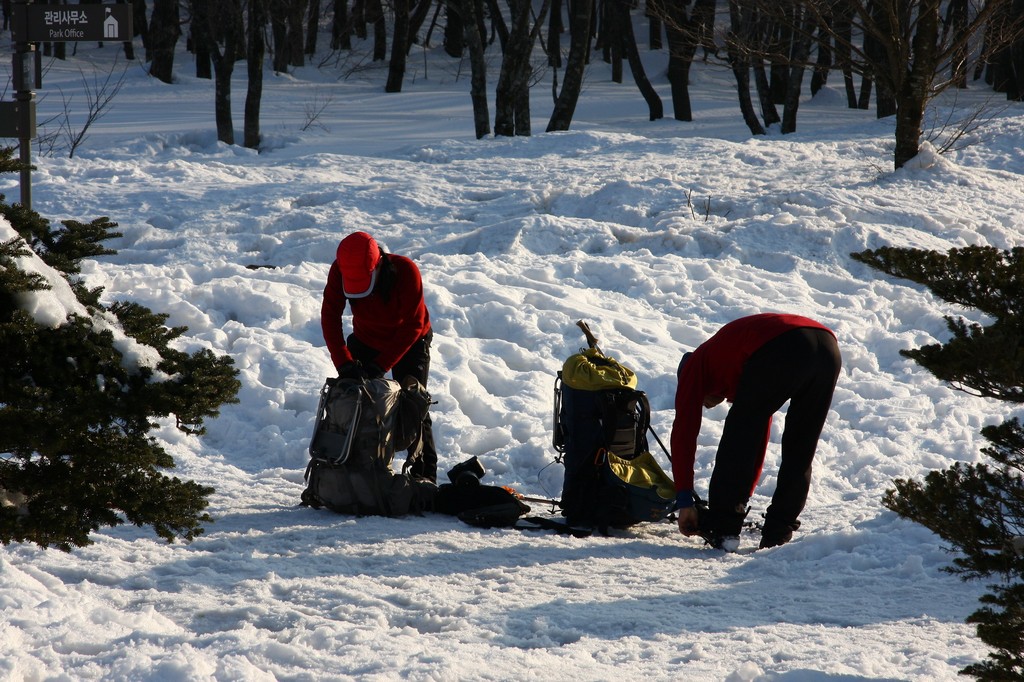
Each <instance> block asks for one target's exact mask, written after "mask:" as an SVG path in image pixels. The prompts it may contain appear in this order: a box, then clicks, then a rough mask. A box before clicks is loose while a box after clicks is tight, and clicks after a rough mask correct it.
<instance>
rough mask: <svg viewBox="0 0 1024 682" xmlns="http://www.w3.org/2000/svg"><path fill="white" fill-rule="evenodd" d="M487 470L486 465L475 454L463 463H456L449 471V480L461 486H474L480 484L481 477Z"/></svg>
mask: <svg viewBox="0 0 1024 682" xmlns="http://www.w3.org/2000/svg"><path fill="white" fill-rule="evenodd" d="M486 473H487V472H486V471H485V470H484V465H483V464H481V463H480V460H479V459H478V458H477V457H476V456H475V455H474V456H473V457H470V458H469V459H467V460H466V461H465V462H462V463H461V464H456V465H455V466H454V467H452V469H451V471H449V472H448V480H450V481H451V482H452V483H454V484H455V485H457V486H460V487H474V486H478V485H480V479H481V478H483V477H484V474H486Z"/></svg>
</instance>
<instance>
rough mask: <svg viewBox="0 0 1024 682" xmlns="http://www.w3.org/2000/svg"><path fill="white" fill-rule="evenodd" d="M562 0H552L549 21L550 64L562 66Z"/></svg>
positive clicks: (548, 48)
mask: <svg viewBox="0 0 1024 682" xmlns="http://www.w3.org/2000/svg"><path fill="white" fill-rule="evenodd" d="M562 28H563V27H562V0H552V2H551V17H550V18H549V21H548V45H547V53H548V66H550V67H551V68H553V69H560V68H562Z"/></svg>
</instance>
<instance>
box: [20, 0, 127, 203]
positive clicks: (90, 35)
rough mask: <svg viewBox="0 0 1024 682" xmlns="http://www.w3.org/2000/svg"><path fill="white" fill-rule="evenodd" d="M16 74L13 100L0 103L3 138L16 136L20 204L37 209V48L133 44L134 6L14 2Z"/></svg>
mask: <svg viewBox="0 0 1024 682" xmlns="http://www.w3.org/2000/svg"><path fill="white" fill-rule="evenodd" d="M11 37H12V38H13V39H14V55H13V63H12V66H13V68H12V73H13V76H14V78H13V80H14V101H13V102H0V137H17V138H18V142H19V145H20V151H21V154H20V159H19V160H20V161H21V163H22V169H21V205H22V206H24V207H25V208H27V209H31V208H32V175H31V167H32V139H33V138H34V137H35V136H36V102H35V98H36V93H35V90H36V89H38V88H41V87H43V83H42V80H43V76H42V73H43V70H42V63H41V61H40V58H39V51H38V50H37V49H36V45H35V44H36V43H66V42H78V41H85V40H89V41H96V42H104V41H112V42H122V43H124V42H128V41H130V40H131V39H132V9H131V5H34V4H32V0H14V5H13V6H12V7H11Z"/></svg>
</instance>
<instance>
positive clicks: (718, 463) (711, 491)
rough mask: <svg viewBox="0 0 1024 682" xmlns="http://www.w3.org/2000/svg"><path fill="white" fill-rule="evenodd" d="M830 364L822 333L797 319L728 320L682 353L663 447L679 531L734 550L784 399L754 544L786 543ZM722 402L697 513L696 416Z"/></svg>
mask: <svg viewBox="0 0 1024 682" xmlns="http://www.w3.org/2000/svg"><path fill="white" fill-rule="evenodd" d="M840 363H841V358H840V355H839V346H838V344H837V343H836V337H835V334H834V333H833V332H832V331H831V330H829V329H828V328H826V327H825V326H824V325H822V324H821V323H819V322H815V321H814V320H811V319H808V318H806V317H800V316H798V315H786V314H774V313H764V314H760V315H751V316H749V317H742V318H740V319H737V320H733V321H732V322H730V323H728V324H726V325H725V326H724V327H722V328H721V329H720V330H718V332H717V333H715V335H714V336H712V337H711V338H710V339H708V340H707V341H705V342H704V343H702V344H701V345H700V346H698V347H697V348H696V349H695V350H694V351H693V352H692V353H686V354H684V355H683V359H682V361H681V362H680V363H679V369H678V370H677V377H678V381H679V383H678V386H677V388H676V399H675V410H676V414H675V421H674V422H673V424H672V441H671V448H672V473H673V478H674V479H675V483H676V491H677V497H676V513H677V516H678V520H679V532H681V533H682V534H683V535H700V536H701V537H703V538H704V539H705V540H706V541H707V542H708V543H709V544H710V545H711V546H712V547H715V548H718V549H725V550H727V551H736V549H737V547H738V545H739V535H740V530H741V528H742V527H743V520H744V518H745V517H746V515H747V510H748V508H747V501H748V500H749V499H750V497H751V496H752V495H753V494H754V488H755V486H756V485H757V480H758V478H759V477H760V475H761V467H762V466H763V464H764V456H765V450H766V449H767V446H768V436H769V434H770V433H771V420H772V415H774V414H775V412H777V411H778V410H779V409H780V408H781V407H782V406H783V404H784V403H785V402H786V401H787V400H788V401H789V409H788V410H787V412H786V426H785V429H784V431H783V434H782V460H781V462H780V464H779V473H778V482H777V484H776V487H775V492H774V494H773V495H772V501H771V505H769V507H768V510H767V511H766V512H765V516H764V526H763V528H762V530H761V543H760V546H761V547H762V548H765V547H774V546H776V545H782V544H785V543H786V542H789V541H790V540H791V539H792V537H793V531H794V530H796V529H797V528H799V527H800V522H799V521H798V520H797V517H798V516H799V515H800V512H801V511H803V508H804V504H805V503H806V502H807V493H808V490H809V489H810V484H811V463H812V460H813V459H814V451H815V450H816V448H817V446H818V438H819V436H821V429H822V427H823V426H824V424H825V418H826V417H827V416H828V411H829V407H830V406H831V404H832V392H833V391H834V390H835V385H836V381H837V379H838V378H839V369H840ZM723 400H728V401H729V402H731V403H732V407H730V408H729V414H728V416H727V417H726V419H725V426H724V428H723V430H722V438H721V440H720V441H719V443H718V452H717V454H716V455H715V466H714V470H713V471H712V474H711V482H710V484H709V486H708V506H707V509H700V510H698V508H697V507H696V506H695V496H694V492H693V462H694V458H695V455H696V451H697V435H698V433H699V432H700V423H701V417H702V410H703V408H705V407H706V408H709V409H710V408H712V407H714V406H715V405H718V404H719V403H721V402H722V401H723Z"/></svg>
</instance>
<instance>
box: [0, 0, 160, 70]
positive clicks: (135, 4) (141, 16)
mask: <svg viewBox="0 0 1024 682" xmlns="http://www.w3.org/2000/svg"><path fill="white" fill-rule="evenodd" d="M4 28H5V29H6V28H7V27H6V26H5V27H4ZM132 29H133V31H134V32H135V35H137V36H139V37H140V38H142V49H143V50H145V51H146V52H147V54H148V51H149V22H148V21H146V0H132ZM147 59H148V57H147Z"/></svg>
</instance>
